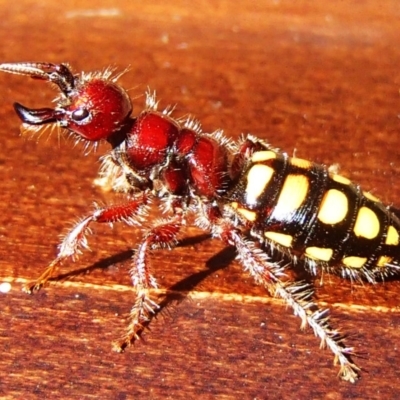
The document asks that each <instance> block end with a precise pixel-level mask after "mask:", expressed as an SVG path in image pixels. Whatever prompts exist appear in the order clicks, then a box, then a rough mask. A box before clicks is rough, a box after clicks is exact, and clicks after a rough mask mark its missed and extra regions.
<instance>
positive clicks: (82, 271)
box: [49, 234, 236, 315]
mask: <svg viewBox="0 0 400 400" xmlns="http://www.w3.org/2000/svg"><path fill="white" fill-rule="evenodd" d="M210 238H211V236H210V235H208V234H201V235H196V236H193V237H187V238H184V239H182V240H180V241H179V243H178V245H177V246H176V247H178V248H179V247H190V246H194V245H197V244H199V243H202V242H204V241H205V240H209V239H210ZM133 255H134V251H133V250H131V249H129V250H124V251H121V252H119V253H118V254H114V255H112V256H109V257H105V258H103V259H101V260H99V261H96V262H94V263H93V264H92V265H90V266H87V267H84V268H78V269H75V270H73V271H68V272H66V273H63V274H59V275H57V276H54V277H52V278H50V279H49V281H52V282H64V281H66V280H69V279H71V278H72V279H73V278H75V277H78V276H81V275H86V274H90V273H91V272H93V271H96V270H105V269H108V268H110V267H112V266H115V265H118V264H126V263H127V262H129V261H130V260H131V259H132V257H133ZM235 257H236V252H235V249H234V247H231V246H228V247H225V248H223V249H222V250H220V251H219V252H217V253H216V254H215V255H213V256H212V257H211V258H209V259H208V260H206V261H205V262H204V265H205V267H206V268H205V269H203V270H201V271H199V272H195V273H192V274H190V275H189V276H187V277H185V278H183V279H181V280H179V281H178V282H177V283H175V284H173V285H172V286H170V287H169V288H168V290H167V292H166V294H165V296H164V297H163V299H162V301H161V302H160V303H159V306H160V308H159V309H158V310H157V312H156V314H155V315H157V314H160V313H161V312H162V311H164V310H165V309H166V308H167V307H168V306H169V305H170V304H171V303H176V302H181V301H182V300H184V299H186V298H187V297H188V296H189V294H190V292H191V291H193V290H194V289H195V288H196V287H197V286H198V285H199V284H200V283H201V282H203V281H204V280H205V279H206V278H208V277H209V276H211V275H212V274H214V273H216V272H217V271H220V270H223V269H225V268H227V267H228V266H229V265H230V264H232V262H233V261H234V259H235Z"/></svg>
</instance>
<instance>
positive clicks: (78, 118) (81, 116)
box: [71, 107, 90, 123]
mask: <svg viewBox="0 0 400 400" xmlns="http://www.w3.org/2000/svg"><path fill="white" fill-rule="evenodd" d="M89 116H90V113H89V111H88V110H87V109H86V108H84V107H82V108H77V109H76V110H74V111H72V113H71V119H72V120H73V121H74V122H76V123H82V122H84V121H85V120H86V119H87V118H88V117H89Z"/></svg>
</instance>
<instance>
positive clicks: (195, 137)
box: [0, 62, 400, 382]
mask: <svg viewBox="0 0 400 400" xmlns="http://www.w3.org/2000/svg"><path fill="white" fill-rule="evenodd" d="M0 70H1V71H3V72H9V73H12V74H19V75H25V76H28V77H32V78H35V79H41V80H44V81H47V82H50V83H52V84H53V86H54V85H55V86H56V88H58V90H59V95H58V97H57V98H56V100H55V101H56V105H55V107H53V108H39V109H31V108H27V107H25V106H23V105H21V104H19V103H15V104H14V108H15V111H16V113H17V115H18V116H19V118H20V119H21V120H22V122H23V127H24V128H25V129H27V130H29V131H32V132H33V133H36V132H38V131H39V130H40V129H41V128H42V127H43V126H56V127H58V128H60V129H62V130H63V131H65V132H66V133H67V134H69V135H72V136H73V137H75V138H76V139H77V140H79V141H83V142H84V143H86V144H94V145H96V143H99V142H100V141H106V142H108V143H109V144H110V146H111V149H110V151H109V152H108V153H107V154H105V155H104V156H103V157H102V158H101V169H100V175H99V180H98V182H100V185H101V186H102V187H103V188H105V189H112V190H113V191H115V192H120V193H122V194H123V195H124V199H125V201H124V202H123V203H122V204H118V205H109V206H104V207H97V208H95V209H94V210H93V211H91V212H89V213H88V214H87V215H86V216H84V217H83V218H81V219H80V220H79V221H78V223H76V224H75V225H74V227H73V228H72V229H71V230H70V231H69V232H68V233H67V234H66V235H65V237H64V238H63V240H62V242H61V243H60V245H59V247H58V254H57V256H56V258H55V259H54V260H53V261H52V262H51V263H50V264H49V266H48V267H47V268H46V269H45V271H44V272H43V274H42V275H40V276H39V277H38V278H37V279H36V281H34V282H32V283H29V284H27V285H26V286H25V287H24V291H25V292H27V293H32V292H35V291H38V290H39V289H40V288H41V287H42V286H43V285H44V284H45V283H46V282H47V281H48V280H49V279H50V278H51V277H53V276H54V275H55V273H56V270H57V269H58V268H59V267H60V266H61V265H62V264H64V263H65V262H67V261H69V260H76V258H77V257H78V255H79V254H80V253H81V252H82V251H83V250H84V249H87V248H88V241H87V236H88V234H89V233H91V230H90V226H91V225H92V224H93V223H114V222H124V223H126V224H128V225H133V226H136V227H139V228H141V229H142V231H143V234H142V239H141V241H140V243H139V244H138V245H137V246H136V248H135V249H134V253H133V254H134V255H133V258H132V262H131V269H130V271H129V273H130V277H131V280H132V285H133V287H134V289H135V300H134V304H133V307H132V309H131V312H130V319H129V325H128V327H127V330H126V333H125V335H124V336H123V337H122V338H120V339H119V340H117V341H115V342H114V343H113V348H114V350H116V351H119V352H121V351H123V350H124V349H125V348H126V347H127V346H129V345H131V344H132V343H133V342H134V341H135V340H137V339H139V338H140V335H141V333H142V332H143V330H144V328H145V327H146V326H147V325H148V324H149V322H150V320H151V318H152V317H153V316H154V315H155V314H156V313H157V311H158V309H159V307H160V306H159V304H158V303H157V302H156V301H155V300H154V298H153V297H152V289H155V288H157V287H158V286H157V280H156V278H155V276H154V275H153V271H152V268H151V265H150V261H149V257H150V254H151V252H152V251H153V250H155V249H157V248H165V247H168V248H172V247H174V246H175V245H176V244H177V242H178V235H179V234H180V231H181V229H182V227H183V226H185V225H186V224H187V221H188V220H190V221H193V222H192V223H193V224H194V225H195V226H197V227H199V228H201V229H203V230H204V231H207V232H209V233H210V234H211V235H212V237H213V238H215V239H219V240H221V241H222V242H223V243H224V244H226V245H229V246H234V247H235V249H236V252H237V258H238V260H239V262H240V263H241V264H242V266H243V268H244V270H245V271H247V272H248V273H249V274H250V275H251V276H252V277H253V278H254V279H255V281H256V282H257V283H258V284H260V285H263V286H264V287H265V288H266V289H267V290H268V292H269V293H270V294H271V295H273V296H277V297H279V298H281V299H283V300H284V302H286V303H287V305H289V306H290V307H291V308H292V309H293V311H294V314H295V315H297V316H298V317H299V318H300V319H301V326H302V328H305V327H306V326H310V327H311V328H312V330H313V331H314V333H315V335H316V336H317V337H319V339H320V340H321V343H322V345H324V346H326V347H328V348H329V349H330V351H331V352H332V353H333V355H334V359H335V363H338V364H339V367H340V370H339V375H340V376H341V378H343V379H344V380H346V381H349V382H355V381H356V379H357V378H358V376H359V371H360V368H359V367H358V366H357V365H356V364H355V362H354V361H353V360H352V356H354V352H353V349H352V348H351V347H348V346H346V344H345V340H344V337H343V335H342V334H340V333H339V331H338V330H336V329H334V328H333V327H332V326H331V324H330V322H329V310H327V309H320V308H319V307H318V305H317V303H316V301H315V300H314V287H313V285H312V284H311V283H309V282H306V281H302V280H296V278H295V277H292V276H293V274H290V273H289V272H290V271H289V269H293V268H291V267H292V266H293V265H294V264H295V263H298V264H299V265H301V266H303V267H304V269H305V270H306V271H308V273H310V274H312V275H317V274H320V273H322V272H330V273H335V274H339V275H341V276H342V277H343V278H349V279H350V280H366V281H368V282H372V283H373V282H376V281H377V280H379V279H382V278H385V277H387V276H389V275H392V274H395V273H397V272H398V270H399V263H400V258H399V254H400V251H399V250H400V219H399V217H398V214H399V213H398V212H397V211H396V210H394V209H392V208H390V207H387V206H385V205H384V204H382V203H381V202H380V201H379V200H378V199H377V198H376V197H375V196H373V195H372V194H370V193H368V192H365V191H362V189H361V188H360V187H359V186H358V185H356V184H354V183H352V182H351V181H350V180H349V179H347V178H346V177H344V176H341V175H339V174H338V173H337V171H335V170H334V169H332V168H328V167H327V166H325V165H320V164H316V163H313V162H311V161H307V160H303V159H300V158H296V157H289V156H288V155H287V154H286V153H285V152H282V151H280V150H278V149H276V148H273V147H271V146H270V145H269V144H267V143H266V142H265V141H263V140H261V139H258V138H256V137H255V136H253V135H247V136H243V137H242V138H241V139H240V140H239V141H237V142H235V141H232V140H230V139H227V138H226V137H225V136H224V134H223V132H222V131H221V130H217V131H215V132H212V133H206V132H203V131H202V129H201V125H200V123H199V122H198V121H197V120H196V119H194V118H193V117H185V118H176V117H174V116H173V109H172V108H167V109H165V110H161V111H160V110H159V109H158V103H157V100H156V96H155V93H152V92H150V91H148V92H147V93H146V101H145V107H144V110H143V111H141V112H140V113H138V114H137V115H136V116H134V115H133V109H132V103H131V99H130V97H129V96H128V94H127V91H126V90H124V89H123V88H122V87H121V86H120V85H119V84H118V83H117V79H118V77H119V76H118V75H117V76H115V75H113V73H112V71H110V70H106V71H104V72H99V73H89V74H88V73H80V74H74V73H73V72H72V70H71V68H70V67H69V66H68V65H67V64H52V63H42V62H38V63H29V62H23V63H5V64H0ZM151 203H154V204H156V205H157V206H158V207H159V209H160V211H162V213H163V215H164V218H162V219H157V220H154V219H151V218H150V216H149V215H150V214H149V211H150V210H149V209H150V204H151ZM189 217H190V218H189ZM148 223H150V225H148ZM276 254H278V255H279V256H280V259H277V257H276ZM282 260H288V262H284V261H282Z"/></svg>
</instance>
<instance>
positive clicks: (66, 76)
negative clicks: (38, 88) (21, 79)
mask: <svg viewBox="0 0 400 400" xmlns="http://www.w3.org/2000/svg"><path fill="white" fill-rule="evenodd" d="M0 71H2V72H9V73H10V74H16V75H25V76H30V77H31V78H34V79H43V80H45V81H50V82H54V83H55V84H56V85H57V86H58V87H59V88H60V89H61V91H62V92H63V93H64V94H68V93H70V92H71V91H72V90H73V89H74V88H75V77H74V75H73V74H72V72H71V71H70V70H69V68H68V66H67V65H65V64H53V63H44V62H37V63H32V62H20V63H3V64H0Z"/></svg>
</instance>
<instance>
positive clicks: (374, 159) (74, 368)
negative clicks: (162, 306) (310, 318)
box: [0, 0, 400, 399]
mask: <svg viewBox="0 0 400 400" xmlns="http://www.w3.org/2000/svg"><path fill="white" fill-rule="evenodd" d="M170 3H171V4H170ZM170 3H169V2H162V1H153V2H151V3H149V4H148V3H145V2H139V1H136V0H134V1H125V0H123V1H120V2H118V3H117V4H116V3H115V2H111V1H105V0H100V1H96V2H94V1H87V0H83V1H80V2H79V3H77V2H73V1H69V0H66V1H63V2H56V1H48V2H45V3H43V4H41V3H38V2H34V1H30V0H20V1H18V2H13V3H10V2H6V1H0V13H1V14H0V15H1V20H2V24H1V25H0V35H1V37H2V38H3V42H2V46H1V48H0V59H1V61H2V62H11V61H49V62H65V61H66V62H69V63H70V64H71V65H72V66H73V67H74V68H75V69H76V71H80V70H85V71H91V70H96V69H99V68H104V67H107V66H109V65H110V64H111V65H115V66H117V67H118V68H119V69H121V70H122V69H124V68H125V67H126V66H127V65H130V70H129V72H128V73H126V74H125V75H124V76H123V77H122V79H121V82H122V83H123V85H124V86H125V87H128V88H130V89H131V90H130V94H131V96H132V98H134V99H135V100H134V104H135V112H139V111H140V109H141V107H143V102H144V97H143V93H144V91H145V90H146V88H147V87H148V86H149V87H150V88H152V89H156V90H157V93H158V96H159V98H160V99H161V101H160V104H161V105H162V106H166V105H168V104H177V107H176V114H177V115H184V114H188V113H191V114H194V115H196V116H197V117H198V118H199V119H200V120H201V121H202V124H203V127H204V130H206V131H211V130H214V129H217V128H223V129H224V130H225V132H226V134H227V135H229V136H231V137H234V138H237V137H238V136H239V135H240V134H241V133H242V132H252V133H254V134H255V135H257V136H260V137H262V138H264V139H268V140H269V141H270V142H271V143H272V144H273V145H274V146H277V147H280V148H282V149H284V150H286V151H287V152H288V153H290V154H291V153H292V152H294V151H295V152H296V155H298V156H300V157H302V158H309V159H312V160H314V161H318V162H323V163H326V164H333V163H338V164H340V166H341V170H342V173H343V174H344V175H346V176H349V177H351V178H352V179H353V180H354V181H356V182H359V183H360V184H362V185H363V187H364V188H365V189H366V190H370V191H371V192H372V193H374V194H375V195H377V196H378V197H380V198H381V199H382V200H384V201H385V202H387V203H389V204H397V205H398V204H400V201H399V200H398V198H399V195H400V184H399V176H400V152H399V146H400V135H399V130H400V121H399V113H400V111H399V110H400V102H399V87H400V72H399V67H398V66H399V65H400V48H399V46H398V38H399V34H400V22H399V21H400V20H399V18H398V2H397V1H382V2H376V1H372V0H365V1H363V2H357V3H353V4H350V3H347V2H332V4H330V3H328V2H318V3H317V2H308V1H296V2H290V1H282V2H277V1H263V2H259V3H256V2H246V1H240V2H235V3H232V2H227V1H220V2H212V1H209V0H203V1H199V2H196V4H195V3H192V2H187V1H183V0H182V1H174V2H170ZM0 88H1V92H0V93H1V95H0V120H1V121H2V124H1V138H2V139H1V151H0V168H1V172H2V184H1V189H2V190H1V192H0V255H1V257H0V268H1V278H0V279H1V281H2V282H4V281H8V282H11V283H12V290H11V291H10V292H9V293H7V294H0V298H1V304H2V319H1V324H0V332H1V334H0V349H1V354H2V357H1V360H0V369H1V371H2V374H1V375H2V378H1V383H0V396H2V398H10V399H13V398H25V399H29V398H79V399H83V398H85V399H86V398H88V399H89V398H96V399H103V398H104V399H109V398H115V399H129V398H137V397H139V396H141V397H144V398H151V399H161V398H163V399H165V398H171V399H172V398H173V399H181V398H201V399H214V398H218V399H236V398H246V399H254V398H257V399H266V398H268V399H275V398H276V399H281V398H307V399H308V398H310V399H311V398H313V399H317V398H318V399H321V398H324V399H342V398H343V399H344V398H352V399H365V398H369V399H375V398H376V399H380V398H386V399H391V398H397V396H398V393H399V390H400V379H399V372H398V359H399V349H398V343H399V339H400V333H399V332H400V330H399V329H398V328H399V324H400V313H399V308H398V300H397V299H398V297H397V296H398V293H399V291H400V283H399V281H398V280H396V279H394V280H393V281H390V282H386V283H384V284H380V285H375V286H370V285H364V287H360V286H354V285H353V286H352V285H351V284H350V283H349V282H345V281H342V280H340V279H339V278H337V277H329V276H324V279H323V280H324V286H323V287H319V289H318V298H319V301H320V302H321V304H322V305H323V306H328V305H329V306H330V308H331V309H332V314H333V317H332V318H333V323H334V324H335V325H336V326H340V327H341V328H342V330H343V331H344V332H346V333H348V334H349V335H350V337H349V342H351V344H352V345H354V347H355V349H356V351H357V353H359V355H360V357H359V358H358V359H357V361H358V363H359V364H360V365H361V366H362V367H363V369H364V371H363V372H362V378H361V380H360V381H359V382H358V383H356V384H355V385H350V384H347V383H344V382H340V381H339V380H338V379H337V377H336V373H337V369H336V368H334V367H333V366H332V357H331V355H330V354H329V352H327V351H320V350H319V348H318V342H317V340H316V339H315V338H314V337H313V335H312V333H311V332H309V331H307V332H300V331H299V329H298V328H299V321H298V320H297V319H296V318H295V317H294V316H292V315H291V311H290V310H286V309H285V307H284V305H283V304H282V303H281V302H280V301H278V300H275V299H270V298H268V296H267V295H266V293H265V291H264V289H263V288H260V287H257V286H256V285H255V284H254V283H253V282H252V280H251V279H250V278H249V277H248V276H247V275H246V274H245V273H243V272H242V271H241V269H240V267H239V266H238V265H237V264H236V263H235V262H234V261H233V259H234V256H235V255H234V252H233V251H232V250H231V249H227V250H224V249H223V246H222V245H221V244H220V243H218V242H215V241H210V240H202V239H204V236H202V232H201V231H198V230H195V229H191V228H189V229H187V231H186V233H185V239H184V240H183V241H182V245H181V246H179V247H178V248H177V249H175V250H174V251H173V252H168V251H160V252H157V253H155V254H154V257H153V258H152V260H153V265H154V270H155V271H156V276H157V278H158V280H159V282H160V284H162V286H163V287H165V288H173V289H174V290H176V291H177V292H178V293H181V294H182V296H183V299H181V301H179V302H176V303H175V302H173V304H170V306H169V307H167V309H166V310H165V312H164V313H163V314H162V316H161V317H159V318H157V319H156V320H155V321H153V323H152V324H151V331H149V332H147V333H146V334H145V343H138V344H136V345H135V346H133V347H131V348H130V349H128V351H126V352H125V353H124V354H122V355H121V354H115V353H112V352H111V346H110V342H111V340H113V339H115V338H116V337H118V336H119V335H120V334H121V333H122V332H123V329H124V327H125V318H126V316H127V314H128V312H129V309H130V306H131V304H132V298H133V292H132V290H131V288H130V282H129V275H128V274H127V271H128V268H129V259H130V256H131V248H132V247H134V245H135V243H136V242H137V239H138V237H139V232H138V231H136V230H134V229H131V228H130V229H128V228H125V227H123V226H116V227H115V229H114V230H110V229H109V228H108V227H102V226H99V227H96V229H95V233H96V235H93V236H92V237H90V244H91V248H92V249H93V251H92V252H90V253H87V254H85V255H84V256H83V257H82V258H81V259H80V260H79V262H77V263H75V264H73V265H72V264H71V265H70V266H69V267H68V268H66V269H65V270H63V271H62V272H61V273H62V278H63V280H64V282H63V283H57V284H52V285H50V286H48V287H47V288H46V289H45V290H43V291H41V292H40V293H39V294H37V295H35V296H31V297H29V296H27V295H25V294H23V293H21V291H20V287H21V284H22V283H23V282H26V281H27V280H29V279H32V278H34V277H36V276H37V275H38V274H39V273H40V271H41V270H42V269H43V268H44V267H45V266H46V264H47V263H48V262H49V261H50V260H51V259H52V257H54V255H55V252H56V246H57V243H58V235H59V234H60V233H62V232H64V231H65V229H66V228H67V227H69V223H70V221H73V220H74V219H76V218H77V217H79V216H81V215H84V214H85V213H86V212H87V211H88V210H90V209H91V206H92V203H93V202H94V201H100V202H102V201H104V202H110V201H112V200H113V199H112V197H110V196H108V195H105V194H104V193H102V192H101V191H100V190H99V189H98V188H96V186H94V184H93V179H94V178H95V176H96V173H97V169H98V157H99V156H100V155H101V153H102V152H103V151H104V150H106V147H101V148H100V149H99V151H98V152H97V153H91V154H89V155H87V156H85V155H84V152H83V150H82V148H81V147H79V146H78V147H76V148H74V146H73V143H71V142H70V141H65V140H64V139H60V140H58V138H57V135H53V136H50V137H46V136H45V137H42V138H41V139H40V140H39V141H38V143H37V142H36V140H27V139H26V140H25V139H23V138H21V137H19V135H18V126H19V121H18V119H17V117H16V116H15V115H14V112H13V110H12V106H11V104H12V102H14V101H18V102H21V103H23V104H24V105H27V106H32V107H41V106H48V105H49V104H50V103H49V102H50V101H51V99H52V98H53V96H54V91H53V90H52V89H51V88H50V87H48V86H45V85H43V83H42V82H37V81H33V80H27V79H26V78H23V77H18V76H10V75H6V74H3V75H0ZM89 272H90V274H89ZM319 283H320V281H319V280H317V282H316V284H317V285H318V286H319ZM190 290H191V291H192V294H191V295H189V296H185V293H186V292H187V291H190Z"/></svg>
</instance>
